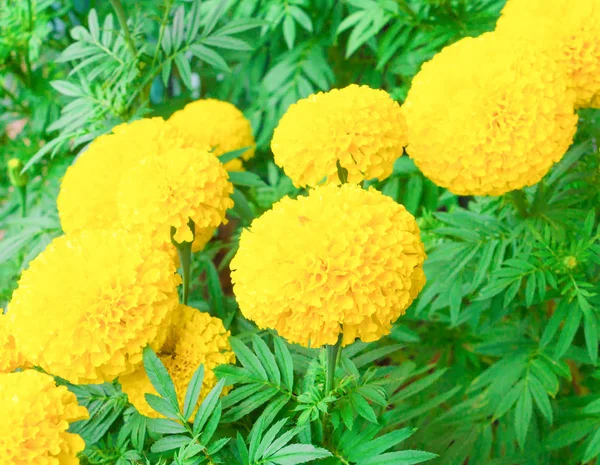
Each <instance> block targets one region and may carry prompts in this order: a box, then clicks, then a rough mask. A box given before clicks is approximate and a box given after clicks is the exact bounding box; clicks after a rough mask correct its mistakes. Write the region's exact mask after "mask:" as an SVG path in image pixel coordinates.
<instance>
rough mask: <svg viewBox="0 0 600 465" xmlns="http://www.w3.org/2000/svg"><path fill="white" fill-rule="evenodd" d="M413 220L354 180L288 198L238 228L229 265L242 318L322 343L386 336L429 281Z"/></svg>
mask: <svg viewBox="0 0 600 465" xmlns="http://www.w3.org/2000/svg"><path fill="white" fill-rule="evenodd" d="M424 260H425V252H424V249H423V243H422V242H421V239H420V237H419V228H418V226H417V224H416V222H415V219H414V218H413V216H412V215H411V214H410V213H408V212H407V211H406V209H405V208H404V207H403V206H402V205H399V204H397V203H396V202H394V201H393V200H392V199H391V198H390V197H387V196H384V195H383V194H381V193H380V192H378V191H376V190H374V189H371V190H368V191H365V190H363V189H361V188H360V187H359V186H357V185H354V184H344V185H343V186H341V187H337V186H334V185H329V186H321V187H317V188H316V189H314V190H313V191H311V192H310V194H309V195H308V197H299V198H298V199H296V200H292V199H290V198H287V197H286V198H284V199H283V200H281V201H280V202H278V203H277V204H275V205H274V206H273V209H272V210H270V211H268V212H267V213H265V214H264V215H263V216H261V217H260V218H258V219H256V220H254V222H253V223H252V225H251V227H250V229H248V230H245V231H243V232H242V235H241V238H240V246H239V251H238V253H237V255H236V256H235V257H234V259H233V261H232V263H231V268H232V270H233V273H232V279H233V282H234V292H235V295H236V297H237V300H238V303H239V305H240V309H241V311H242V313H243V314H244V316H245V317H246V318H249V319H251V320H253V321H255V322H256V323H257V324H258V326H259V327H261V328H272V329H276V330H277V331H278V332H279V334H280V335H281V336H283V337H285V338H286V339H288V340H289V341H291V342H295V343H299V344H302V345H304V346H311V347H320V346H322V345H324V344H335V343H336V341H337V339H338V335H339V334H341V333H343V337H344V339H343V342H344V344H350V343H352V342H353V341H354V340H355V339H356V338H359V339H361V340H362V341H365V342H371V341H375V340H377V339H379V338H381V337H382V336H384V335H386V334H388V333H389V331H390V328H391V325H392V323H393V322H394V321H395V320H396V319H397V318H398V317H399V316H400V315H403V314H404V313H405V311H406V309H407V307H408V306H409V305H410V304H411V302H412V301H413V300H414V299H415V297H416V296H417V294H418V293H419V292H420V290H421V289H422V287H423V285H424V284H425V275H424V273H423V261H424Z"/></svg>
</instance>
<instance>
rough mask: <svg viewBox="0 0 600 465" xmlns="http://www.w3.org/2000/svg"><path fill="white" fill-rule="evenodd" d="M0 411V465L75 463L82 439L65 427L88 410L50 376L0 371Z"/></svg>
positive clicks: (68, 464) (76, 464) (84, 417)
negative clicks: (2, 372) (78, 403)
mask: <svg viewBox="0 0 600 465" xmlns="http://www.w3.org/2000/svg"><path fill="white" fill-rule="evenodd" d="M0 412H2V415H0V458H2V464H3V465H79V459H78V458H77V453H79V452H81V451H82V450H83V449H84V448H85V443H84V441H83V439H81V437H80V436H78V435H76V434H72V433H68V432H67V429H68V428H69V423H72V422H74V421H78V420H85V419H86V418H88V412H87V410H86V409H85V408H84V407H80V406H78V405H77V399H76V398H75V394H73V393H72V392H69V391H68V390H67V388H66V387H65V386H56V384H55V383H54V379H53V378H52V377H51V376H49V375H46V374H44V373H40V372H37V371H34V370H27V371H21V372H17V373H4V374H0Z"/></svg>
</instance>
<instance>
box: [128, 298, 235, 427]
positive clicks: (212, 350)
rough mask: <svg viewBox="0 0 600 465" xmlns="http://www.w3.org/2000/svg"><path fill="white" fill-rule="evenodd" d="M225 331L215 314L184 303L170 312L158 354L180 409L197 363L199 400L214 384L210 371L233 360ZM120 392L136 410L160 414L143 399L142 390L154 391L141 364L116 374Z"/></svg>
mask: <svg viewBox="0 0 600 465" xmlns="http://www.w3.org/2000/svg"><path fill="white" fill-rule="evenodd" d="M229 336H230V334H229V331H226V330H225V327H224V326H223V322H222V321H221V320H220V319H219V318H215V317H212V316H210V315H209V314H208V313H203V312H200V311H198V310H196V309H194V308H191V307H188V306H186V305H180V306H179V307H178V310H177V312H176V313H175V315H174V318H173V323H172V325H171V329H170V332H169V336H168V339H167V341H166V342H165V344H164V346H163V347H162V349H161V350H160V352H159V353H158V356H159V357H160V359H161V360H162V362H163V363H164V364H165V367H166V368H167V371H168V372H169V375H170V376H171V378H172V379H173V383H174V384H175V390H176V391H177V397H178V399H179V404H180V407H181V408H182V409H183V402H184V399H185V393H186V389H187V387H188V385H189V383H190V381H191V379H192V376H193V375H194V373H195V372H196V370H197V369H198V367H199V366H200V365H204V381H203V383H202V391H201V393H200V399H199V402H201V401H202V399H204V397H206V395H207V394H208V393H209V391H210V390H211V389H212V388H213V387H214V386H215V385H216V384H217V377H216V375H215V373H214V372H213V370H214V368H215V367H216V366H218V365H223V364H227V363H234V362H235V356H234V354H233V352H232V351H231V347H230V345H229ZM119 381H120V382H121V387H122V388H123V392H125V393H126V394H127V396H128V397H129V402H131V403H132V404H133V405H134V406H135V408H137V409H138V411H139V412H140V413H141V414H143V415H146V416H148V417H153V418H157V417H159V416H160V414H158V413H157V412H156V411H154V410H152V408H151V407H150V405H148V403H147V402H146V399H145V394H155V395H156V391H155V390H154V388H153V387H152V384H151V383H150V380H149V379H148V376H147V375H146V372H145V371H144V366H143V364H142V365H140V366H138V368H137V369H136V370H135V371H134V372H133V373H131V374H129V375H126V376H122V377H121V378H119Z"/></svg>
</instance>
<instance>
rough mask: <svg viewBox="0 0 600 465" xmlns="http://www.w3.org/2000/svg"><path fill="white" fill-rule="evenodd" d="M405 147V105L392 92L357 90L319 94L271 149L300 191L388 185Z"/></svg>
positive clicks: (303, 104) (296, 109)
mask: <svg viewBox="0 0 600 465" xmlns="http://www.w3.org/2000/svg"><path fill="white" fill-rule="evenodd" d="M405 145H406V123H405V122H404V117H403V116H402V113H401V111H400V105H398V103H396V102H395V101H394V100H392V98H391V97H390V96H389V95H388V93H387V92H385V91H383V90H378V89H371V88H369V87H368V86H357V85H355V84H352V85H350V86H348V87H345V88H344V89H333V90H331V91H329V92H324V93H323V92H319V93H317V94H314V95H311V96H309V97H308V98H305V99H302V100H299V101H298V102H297V103H295V104H293V105H291V106H290V107H289V109H288V110H287V112H286V113H285V114H284V115H283V117H282V118H281V121H280V122H279V126H277V128H276V129H275V133H274V134H273V141H272V143H271V149H272V150H273V154H274V155H275V163H277V164H278V165H279V166H281V167H282V168H283V169H284V171H285V173H286V174H287V175H288V176H289V177H290V178H291V179H292V181H293V182H294V184H295V185H296V186H297V187H305V186H316V185H317V184H319V183H320V182H322V181H323V180H325V181H326V182H332V183H335V184H339V182H340V181H339V179H338V163H339V165H340V166H341V167H342V168H344V169H346V170H347V171H348V181H349V182H352V183H358V182H360V181H362V180H364V179H372V178H378V179H380V180H381V179H385V178H387V177H388V176H389V175H390V174H391V173H392V169H393V165H394V161H395V160H396V159H397V158H398V157H400V156H401V155H402V151H403V147H404V146H405Z"/></svg>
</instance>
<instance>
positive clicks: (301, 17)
mask: <svg viewBox="0 0 600 465" xmlns="http://www.w3.org/2000/svg"><path fill="white" fill-rule="evenodd" d="M289 12H290V14H291V15H292V16H293V17H294V19H295V20H296V21H298V24H300V26H302V27H303V28H304V29H305V30H306V31H307V32H312V31H313V25H312V21H311V19H310V16H308V15H307V14H306V12H305V11H304V10H303V9H301V8H299V7H298V6H296V5H290V6H289Z"/></svg>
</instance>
